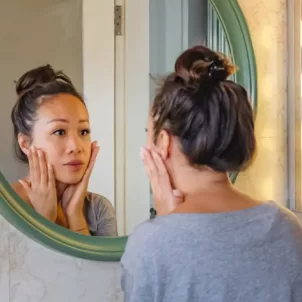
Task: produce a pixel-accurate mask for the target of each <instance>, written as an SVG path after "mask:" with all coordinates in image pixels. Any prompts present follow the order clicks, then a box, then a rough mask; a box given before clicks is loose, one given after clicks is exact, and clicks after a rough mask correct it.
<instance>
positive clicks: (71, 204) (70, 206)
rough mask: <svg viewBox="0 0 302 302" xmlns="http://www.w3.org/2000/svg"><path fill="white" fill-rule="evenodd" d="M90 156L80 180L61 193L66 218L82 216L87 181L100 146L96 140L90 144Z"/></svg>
mask: <svg viewBox="0 0 302 302" xmlns="http://www.w3.org/2000/svg"><path fill="white" fill-rule="evenodd" d="M91 149H92V150H91V157H90V161H89V164H88V167H87V169H86V171H85V174H84V175H83V177H82V179H81V181H80V182H78V183H77V184H74V185H69V186H68V187H67V188H66V189H65V190H64V192H63V195H62V200H61V201H62V208H63V211H64V214H65V216H66V217H67V220H68V219H70V218H72V217H82V216H83V207H84V200H85V196H86V194H87V188H88V182H89V178H90V175H91V172H92V169H93V166H94V164H95V161H96V157H97V155H98V152H99V149H100V147H99V146H97V142H93V143H92V144H91Z"/></svg>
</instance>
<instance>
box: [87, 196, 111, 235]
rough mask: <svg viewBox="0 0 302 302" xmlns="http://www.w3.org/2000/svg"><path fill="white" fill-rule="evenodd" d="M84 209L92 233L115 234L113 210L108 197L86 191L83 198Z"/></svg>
mask: <svg viewBox="0 0 302 302" xmlns="http://www.w3.org/2000/svg"><path fill="white" fill-rule="evenodd" d="M85 211H86V218H87V221H88V224H89V227H90V231H91V232H92V233H94V234H95V235H97V236H117V222H116V215H115V210H114V207H113V205H112V204H111V202H110V201H109V200H108V198H106V197H105V196H103V195H100V194H97V193H93V192H88V193H87V194H86V199H85Z"/></svg>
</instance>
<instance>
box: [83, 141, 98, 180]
mask: <svg viewBox="0 0 302 302" xmlns="http://www.w3.org/2000/svg"><path fill="white" fill-rule="evenodd" d="M99 151H100V147H99V146H97V142H93V143H92V151H91V157H90V161H89V164H88V167H87V169H86V172H85V174H84V177H83V178H84V179H85V180H87V179H89V177H90V175H91V173H92V169H93V167H94V164H95V161H96V158H97V155H98V153H99Z"/></svg>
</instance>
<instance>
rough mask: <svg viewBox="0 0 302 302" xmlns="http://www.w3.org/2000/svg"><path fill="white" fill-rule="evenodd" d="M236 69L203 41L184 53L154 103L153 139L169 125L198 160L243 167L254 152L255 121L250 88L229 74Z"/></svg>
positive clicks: (205, 163)
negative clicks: (246, 87) (237, 81)
mask: <svg viewBox="0 0 302 302" xmlns="http://www.w3.org/2000/svg"><path fill="white" fill-rule="evenodd" d="M235 70H236V68H235V66H234V65H232V63H231V61H230V60H229V59H228V58H227V57H226V56H224V55H223V54H220V53H217V52H214V51H212V50H210V49H208V48H206V47H203V46H196V47H193V48H191V49H189V50H187V51H185V52H184V53H182V54H181V55H180V56H179V58H178V59H177V60H176V63H175V71H174V72H173V73H171V74H170V75H169V76H168V77H167V78H166V79H165V80H164V83H163V84H162V85H161V87H160V88H159V90H158V91H157V94H156V97H155V100H154V103H153V106H152V111H151V115H152V119H153V129H154V131H153V133H154V136H153V139H154V142H156V140H157V138H158V135H159V133H160V131H161V130H166V131H167V132H168V133H169V134H170V135H172V136H175V137H177V138H178V140H179V142H180V145H181V148H182V152H183V153H184V154H185V156H186V157H187V158H188V160H189V162H190V164H192V165H194V166H208V167H210V168H212V169H214V170H215V171H219V172H230V171H239V170H242V169H243V168H245V167H246V166H247V164H248V163H249V162H250V160H251V159H252V157H253V154H254V152H255V136H254V121H253V112H252V108H251V105H250V102H249V99H248V94H247V91H246V90H245V89H244V88H243V87H242V86H240V85H238V84H236V83H234V82H232V81H229V80H227V78H228V77H229V76H231V75H232V74H233V73H234V72H235Z"/></svg>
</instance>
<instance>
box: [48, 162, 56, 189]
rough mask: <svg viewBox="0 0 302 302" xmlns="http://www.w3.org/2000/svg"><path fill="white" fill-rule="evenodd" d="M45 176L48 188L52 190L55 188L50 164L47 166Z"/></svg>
mask: <svg viewBox="0 0 302 302" xmlns="http://www.w3.org/2000/svg"><path fill="white" fill-rule="evenodd" d="M47 176H48V188H49V189H52V188H54V187H55V175H54V171H53V167H52V165H51V164H48V165H47Z"/></svg>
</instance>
